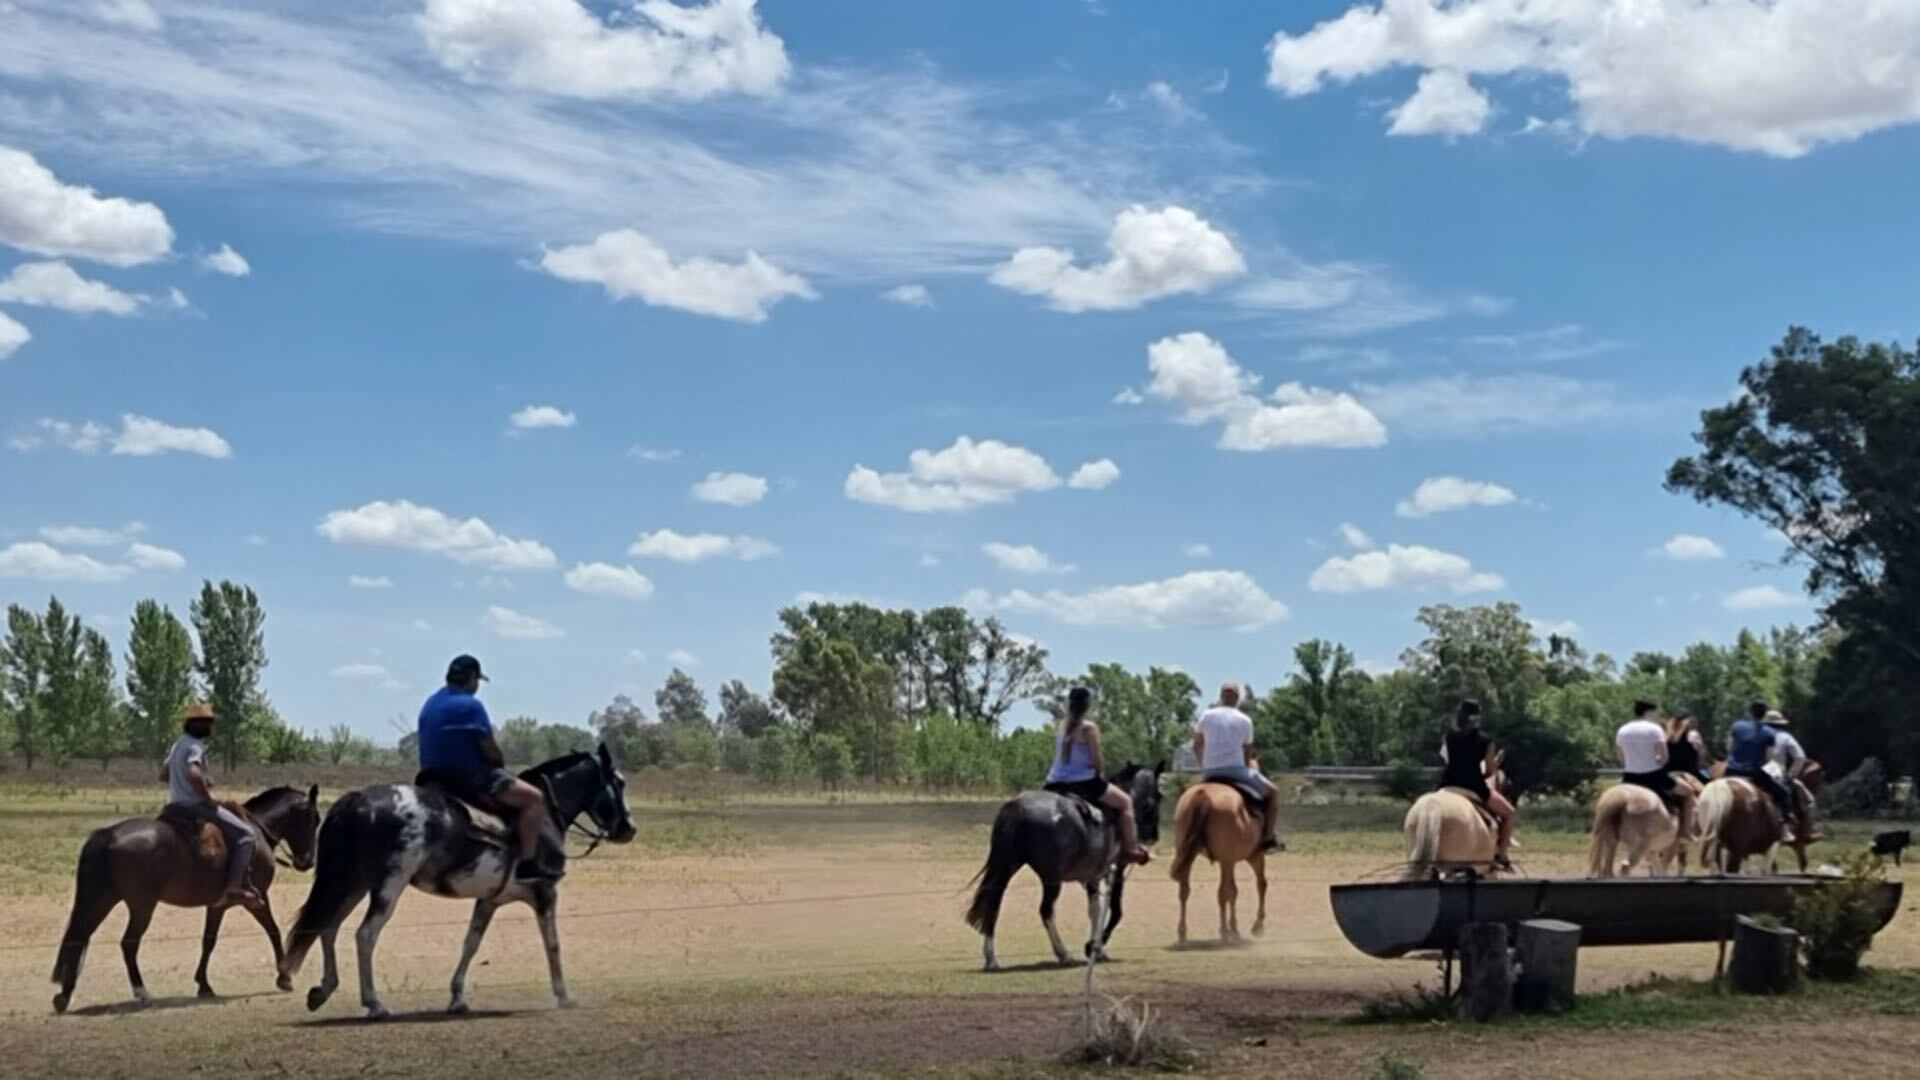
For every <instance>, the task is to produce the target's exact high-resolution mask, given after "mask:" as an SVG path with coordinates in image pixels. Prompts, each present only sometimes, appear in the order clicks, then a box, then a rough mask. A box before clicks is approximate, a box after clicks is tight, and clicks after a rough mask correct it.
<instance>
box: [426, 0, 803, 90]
mask: <svg viewBox="0 0 1920 1080" xmlns="http://www.w3.org/2000/svg"><path fill="white" fill-rule="evenodd" d="M622 14H623V17H622V18H621V19H620V21H618V22H609V21H607V20H603V19H602V18H601V17H600V16H599V15H597V14H595V13H594V12H593V11H592V10H590V9H589V8H587V7H585V6H584V5H582V4H581V3H579V2H578V0H504V2H503V0H427V4H426V10H425V12H423V13H422V14H421V16H420V28H421V30H422V31H423V32H424V33H425V35H426V39H427V47H428V48H429V49H430V50H432V52H433V55H434V57H435V58H436V59H438V60H439V61H440V63H442V64H444V65H445V66H446V67H448V68H450V69H452V70H454V71H457V72H460V73H461V74H462V75H465V76H467V77H468V78H470V79H475V80H493V79H503V80H505V81H506V82H508V83H509V84H511V85H514V86H520V87H525V88H527V89H530V90H538V91H541V92H543V93H548V94H555V95H558V96H562V97H577V98H589V99H606V98H631V99H646V98H657V97H667V98H687V99H698V98H706V97H712V96H715V95H718V94H733V93H740V94H768V93H772V92H773V91H775V90H777V89H779V88H780V85H781V84H782V83H783V82H785V81H786V78H787V74H788V72H789V71H790V70H791V68H790V65H789V63H788V61H787V50H786V46H785V44H784V43H783V42H782V41H781V40H780V38H779V37H777V36H775V35H774V34H772V33H771V32H769V31H768V30H767V28H766V27H765V26H764V25H762V23H761V22H760V17H759V13H758V12H756V11H755V10H754V0H708V2H707V3H694V4H680V3H673V2H669V0H638V2H636V3H634V4H632V5H623V7H622Z"/></svg>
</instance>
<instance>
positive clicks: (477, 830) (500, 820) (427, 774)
mask: <svg viewBox="0 0 1920 1080" xmlns="http://www.w3.org/2000/svg"><path fill="white" fill-rule="evenodd" d="M413 786H414V787H419V788H431V789H432V790H434V791H437V792H439V793H440V794H442V795H444V796H446V797H447V799H448V801H450V802H452V803H453V804H454V805H455V806H457V807H458V808H460V809H461V810H463V811H465V812H466V815H467V835H468V836H469V837H471V838H473V839H475V840H478V841H480V842H481V843H483V844H491V845H493V846H494V847H498V848H503V849H506V850H512V849H513V848H514V847H515V845H516V844H517V843H518V841H517V840H516V839H515V838H514V830H513V811H512V810H509V809H508V808H506V807H505V806H502V805H500V803H499V802H498V801H496V800H494V799H491V798H489V797H487V795H486V794H485V793H484V792H480V791H474V790H472V789H470V788H468V787H466V785H464V784H457V783H453V782H451V781H449V780H447V779H446V778H445V777H443V776H441V775H440V774H439V773H437V772H435V771H433V770H432V769H426V770H423V771H422V772H420V773H419V774H418V775H417V776H415V777H414V778H413Z"/></svg>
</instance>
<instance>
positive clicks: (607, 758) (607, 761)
mask: <svg viewBox="0 0 1920 1080" xmlns="http://www.w3.org/2000/svg"><path fill="white" fill-rule="evenodd" d="M600 764H602V765H605V766H607V767H608V768H612V767H613V751H611V750H609V749H607V744H606V743H605V742H604V741H602V742H601V743H600Z"/></svg>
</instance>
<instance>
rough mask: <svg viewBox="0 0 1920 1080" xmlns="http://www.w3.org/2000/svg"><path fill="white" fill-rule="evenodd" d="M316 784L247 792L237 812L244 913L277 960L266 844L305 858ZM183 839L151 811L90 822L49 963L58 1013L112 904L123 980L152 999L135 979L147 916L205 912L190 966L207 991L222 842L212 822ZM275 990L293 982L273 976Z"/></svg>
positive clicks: (222, 873) (302, 861)
mask: <svg viewBox="0 0 1920 1080" xmlns="http://www.w3.org/2000/svg"><path fill="white" fill-rule="evenodd" d="M319 798H320V789H319V788H318V787H313V788H309V789H307V791H306V793H305V794H302V793H300V792H298V791H295V790H294V789H292V788H284V787H282V788H272V789H270V790H267V791H263V792H261V793H260V794H258V795H255V796H254V797H253V798H251V799H248V800H247V802H246V805H245V806H244V807H243V809H244V810H245V811H246V813H244V814H242V815H241V816H242V817H243V818H245V819H246V820H247V821H248V823H249V824H251V825H252V826H253V830H254V834H255V841H254V845H253V866H252V867H250V868H249V871H248V872H249V875H250V878H251V881H252V883H253V888H254V891H255V892H257V893H259V895H260V906H259V908H258V909H257V910H255V911H254V912H253V917H254V919H256V920H257V921H258V922H259V923H260V927H261V929H263V930H265V931H266V932H267V940H268V941H269V942H271V943H272V945H273V960H274V963H275V964H276V965H277V964H279V962H280V957H281V948H280V927H279V926H278V925H277V924H276V923H275V922H274V921H273V907H272V905H271V903H270V901H269V900H268V899H267V890H268V889H269V888H271V887H272V885H273V849H274V846H275V845H276V844H279V843H280V842H281V841H285V842H286V845H287V850H288V852H290V853H291V855H292V857H293V861H292V865H293V868H294V869H296V870H306V869H308V868H309V867H311V866H312V865H313V849H314V843H313V838H314V833H315V832H317V831H318V830H319V828H320V809H319V806H318V800H319ZM196 833H197V835H196V836H195V837H194V839H193V840H192V841H190V840H188V838H187V837H185V836H183V835H182V834H181V832H180V830H179V829H177V828H175V827H174V826H173V825H172V824H171V823H170V822H167V821H161V820H159V819H157V818H128V819H127V820H125V821H122V822H120V823H119V824H117V825H109V826H107V827H106V828H104V829H96V830H94V832H93V834H92V835H91V836H89V837H87V842H86V844H85V845H84V846H83V847H81V849H80V865H79V869H78V870H77V871H75V873H74V890H73V912H72V914H71V915H69V916H68V918H67V932H66V935H65V936H64V937H62V938H61V939H60V953H59V957H58V958H57V959H56V960H55V961H54V964H53V981H54V982H55V983H57V984H58V985H59V987H60V992H59V993H57V994H55V995H54V996H53V1011H54V1012H56V1013H60V1012H65V1011H67V1003H68V1002H69V1001H71V1000H73V984H74V983H75V982H76V981H78V980H79V978H80V965H81V963H82V962H83V961H84V960H85V959H86V955H87V939H89V938H91V937H92V936H93V932H94V931H95V930H97V929H99V928H100V923H101V922H102V921H103V920H104V919H106V917H107V914H108V913H109V912H111V911H112V910H113V909H114V908H115V907H116V906H117V905H119V904H121V903H122V902H124V903H125V904H126V905H127V929H126V932H125V933H124V934H122V935H121V936H120V955H121V956H122V957H123V958H124V959H125V960H126V962H127V979H128V981H130V982H131V983H132V984H133V997H134V1000H135V1001H138V1002H140V1003H141V1004H146V1003H148V1002H151V1001H152V1000H153V995H151V994H149V993H147V986H146V982H145V981H144V980H142V979H141V978H140V959H139V958H140V939H141V938H142V937H144V936H145V935H146V932H147V924H148V923H150V922H151V921H152V920H153V909H154V908H155V907H156V906H157V905H160V904H172V905H173V906H175V907H203V908H206V909H207V925H206V929H205V930H204V931H202V933H201V935H200V967H199V968H198V969H197V970H195V971H194V973H193V979H194V982H195V983H197V984H199V987H200V996H201V997H213V996H214V994H213V987H211V986H209V985H208V984H207V960H208V958H210V957H211V956H212V955H213V946H214V943H215V942H216V941H218V940H219V939H220V921H221V920H222V919H224V918H225V917H226V914H227V909H226V908H224V907H213V906H211V905H212V904H213V903H214V902H215V901H217V900H219V899H220V896H221V894H222V893H224V892H225V891H226V887H227V871H226V865H227V843H226V838H225V837H223V836H222V835H221V834H220V830H219V828H218V827H217V826H215V825H213V824H212V823H210V822H209V823H207V824H205V825H202V826H201V827H200V828H199V829H198V830H196ZM279 986H280V989H282V990H291V989H293V984H292V983H290V982H288V981H287V980H286V978H285V977H284V976H283V977H282V978H281V979H280V980H279Z"/></svg>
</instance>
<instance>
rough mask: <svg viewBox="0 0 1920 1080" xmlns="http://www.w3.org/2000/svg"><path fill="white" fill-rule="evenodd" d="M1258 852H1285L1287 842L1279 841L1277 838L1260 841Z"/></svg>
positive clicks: (1271, 837) (1272, 837)
mask: <svg viewBox="0 0 1920 1080" xmlns="http://www.w3.org/2000/svg"><path fill="white" fill-rule="evenodd" d="M1260 850H1261V851H1285V850H1287V842H1286V841H1285V840H1282V839H1280V838H1279V837H1277V836H1270V837H1268V838H1267V839H1265V840H1262V841H1261V842H1260Z"/></svg>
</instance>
